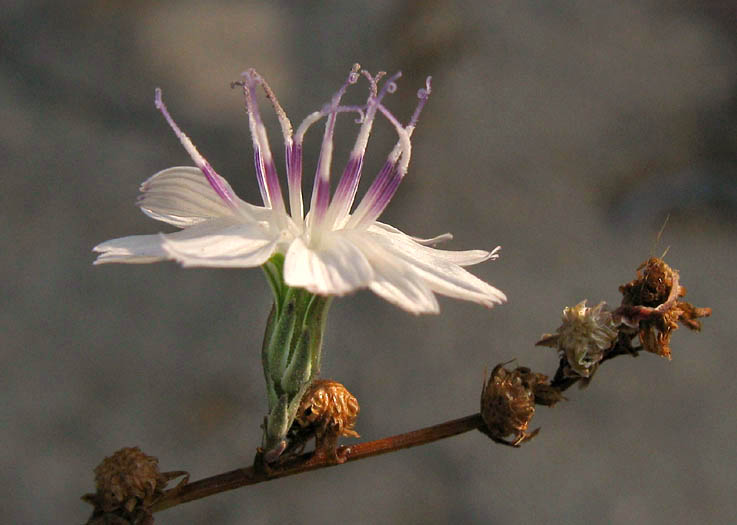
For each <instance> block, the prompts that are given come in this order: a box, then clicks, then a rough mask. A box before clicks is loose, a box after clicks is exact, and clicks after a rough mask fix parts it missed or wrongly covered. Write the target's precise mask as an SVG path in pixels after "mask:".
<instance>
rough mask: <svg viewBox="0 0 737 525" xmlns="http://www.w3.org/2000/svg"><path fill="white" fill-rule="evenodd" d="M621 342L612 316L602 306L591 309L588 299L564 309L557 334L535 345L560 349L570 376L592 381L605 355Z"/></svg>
mask: <svg viewBox="0 0 737 525" xmlns="http://www.w3.org/2000/svg"><path fill="white" fill-rule="evenodd" d="M616 340H617V325H616V323H615V322H614V320H613V317H612V313H611V312H610V311H608V310H607V309H606V308H605V303H604V302H601V303H599V304H598V305H596V306H594V307H587V306H586V300H585V299H584V300H583V301H581V302H580V303H578V304H577V305H576V306H567V307H565V308H564V309H563V323H562V324H561V325H560V326H559V327H558V329H557V330H556V331H555V333H553V334H544V335H543V336H542V338H541V339H540V340H539V341H538V342H537V343H535V344H536V345H538V346H550V347H552V348H556V349H557V350H558V351H559V352H560V353H561V355H562V356H565V359H566V362H567V364H568V366H569V367H570V370H568V369H567V368H566V372H568V374H569V375H570V374H574V375H578V376H581V377H585V378H588V377H591V375H593V373H594V372H595V371H596V368H597V367H598V366H599V363H600V362H601V360H602V359H603V357H604V354H605V352H606V351H607V350H609V349H610V348H611V347H612V345H613V344H614V343H615V341H616Z"/></svg>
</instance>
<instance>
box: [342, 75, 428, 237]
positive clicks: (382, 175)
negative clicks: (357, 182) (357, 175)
mask: <svg viewBox="0 0 737 525" xmlns="http://www.w3.org/2000/svg"><path fill="white" fill-rule="evenodd" d="M392 80H393V78H392V79H390V80H389V81H387V83H388V82H390V81H392ZM430 81H431V77H427V80H426V81H425V88H423V89H420V90H418V91H417V97H418V98H419V99H420V101H419V102H418V104H417V108H415V111H414V113H413V114H412V118H411V119H410V121H409V124H407V126H406V127H404V126H402V125H401V124H400V123H399V121H398V120H397V119H396V117H394V115H392V114H391V113H390V112H389V110H387V109H386V108H385V107H384V106H383V105H381V104H380V103H379V104H378V105H377V107H378V110H379V111H381V113H382V114H383V115H384V116H385V117H386V119H387V120H389V122H391V123H392V124H393V125H394V127H395V128H396V130H397V133H398V134H399V141H398V142H397V144H396V146H395V147H394V149H393V150H392V152H391V153H390V154H389V157H388V158H387V162H386V164H385V165H384V167H383V168H382V170H381V172H379V174H378V175H377V176H376V179H374V182H373V183H372V185H371V187H370V188H369V190H368V191H367V192H366V195H365V196H364V198H363V199H362V200H361V203H360V204H359V205H358V208H356V211H355V212H354V214H353V216H352V217H351V220H350V223H349V224H350V225H351V226H352V227H354V228H360V227H364V226H367V225H369V224H371V223H372V222H373V221H375V220H376V219H378V218H379V216H380V215H381V214H382V213H383V211H384V209H385V208H386V206H387V205H388V204H389V202H390V201H391V199H392V198H393V197H394V194H395V193H396V191H397V188H399V184H400V183H401V182H402V179H403V178H404V175H405V174H406V173H407V166H408V165H409V159H410V155H411V152H412V150H411V148H412V144H411V142H410V137H411V136H412V132H413V131H414V128H415V126H416V125H417V120H418V119H419V116H420V113H421V112H422V109H423V108H424V106H425V103H426V102H427V99H428V97H429V95H430V92H431V88H430ZM385 87H386V86H385ZM382 91H383V90H382ZM389 91H390V92H391V88H389ZM400 160H401V162H399V161H400ZM397 162H399V165H398V166H397Z"/></svg>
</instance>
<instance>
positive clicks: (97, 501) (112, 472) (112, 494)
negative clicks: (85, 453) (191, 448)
mask: <svg viewBox="0 0 737 525" xmlns="http://www.w3.org/2000/svg"><path fill="white" fill-rule="evenodd" d="M180 476H185V478H184V479H183V480H182V483H181V484H180V485H182V484H185V483H186V482H187V481H188V479H189V478H188V476H187V473H186V472H183V471H177V472H164V473H162V472H160V471H159V460H158V459H157V458H155V457H153V456H147V455H146V454H144V453H143V452H142V451H141V449H140V448H138V447H127V448H122V449H120V450H118V451H117V452H116V453H115V454H113V455H112V456H110V457H107V458H105V459H104V460H103V461H102V463H100V464H99V465H98V466H97V467H96V468H95V484H96V486H97V492H95V493H94V494H86V495H85V496H82V499H83V500H84V501H86V502H88V503H90V504H92V505H94V506H95V510H94V512H93V514H92V517H91V518H90V520H89V522H88V523H90V524H93V523H94V524H97V523H131V524H139V523H141V524H148V523H153V516H152V515H151V511H150V507H151V506H152V505H153V504H154V502H155V501H156V500H157V499H158V498H159V497H160V496H161V495H162V494H163V492H164V488H165V487H166V484H167V483H168V482H169V481H170V480H171V479H173V478H177V477H180Z"/></svg>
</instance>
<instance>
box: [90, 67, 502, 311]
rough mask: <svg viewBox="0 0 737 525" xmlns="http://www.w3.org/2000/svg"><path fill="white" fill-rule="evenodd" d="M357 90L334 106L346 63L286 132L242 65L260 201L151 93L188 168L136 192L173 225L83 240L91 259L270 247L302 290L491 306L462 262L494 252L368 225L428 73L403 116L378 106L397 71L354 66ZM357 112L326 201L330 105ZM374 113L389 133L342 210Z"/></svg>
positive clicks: (386, 197) (258, 80) (213, 255)
mask: <svg viewBox="0 0 737 525" xmlns="http://www.w3.org/2000/svg"><path fill="white" fill-rule="evenodd" d="M362 74H363V76H364V77H365V78H366V79H367V81H368V83H369V96H368V99H367V100H366V103H365V104H364V105H360V106H347V105H341V99H342V97H343V94H344V93H345V91H346V90H347V88H348V87H349V86H350V85H352V84H355V83H356V82H358V80H359V79H360V76H361V75H360V74H359V66H358V65H357V64H356V65H355V66H354V67H353V69H352V70H351V72H350V74H349V75H348V78H347V80H346V81H345V83H344V84H343V85H342V86H341V88H340V89H339V90H338V91H337V92H336V93H335V95H334V96H333V97H332V99H331V100H330V101H329V102H328V103H327V104H326V105H325V106H323V108H321V109H320V110H319V111H316V112H314V113H312V114H310V115H309V116H308V117H307V118H306V119H305V120H304V121H303V122H302V124H300V126H299V127H298V128H297V131H296V132H294V130H293V127H292V124H291V122H290V121H289V119H288V118H287V116H286V113H285V112H284V110H283V109H282V107H281V106H280V104H279V102H278V101H277V99H276V96H275V95H274V93H273V92H272V90H271V88H270V87H269V85H268V84H267V83H266V81H265V80H264V79H263V78H262V77H261V76H260V75H259V74H258V73H256V72H255V71H254V70H248V71H246V72H245V73H244V74H243V79H242V81H240V82H237V83H235V85H238V86H240V87H242V89H243V93H244V95H245V102H246V108H247V110H248V116H249V123H250V130H251V135H252V138H253V146H254V163H255V168H256V175H257V179H258V184H259V189H260V191H261V197H262V200H263V206H255V205H252V204H249V203H247V202H244V201H243V200H241V199H240V198H238V196H237V195H236V194H235V193H234V192H233V190H232V189H231V187H230V185H229V184H228V182H227V181H226V180H225V179H224V178H222V177H221V176H220V175H218V174H217V172H216V171H215V170H214V169H213V167H212V165H211V164H210V163H209V162H208V161H207V160H206V159H205V158H204V157H203V156H202V155H201V154H200V153H199V152H198V151H197V149H196V148H195V146H194V144H193V143H192V141H191V140H190V139H189V137H187V135H185V134H184V133H183V132H182V130H181V129H180V128H179V126H178V125H177V124H176V123H175V122H174V119H173V118H172V117H171V115H170V114H169V112H168V110H167V108H166V106H165V105H164V102H163V100H162V97H161V91H160V90H158V89H157V90H156V100H155V101H156V107H157V108H158V109H159V110H160V111H161V112H162V114H163V115H164V117H165V118H166V120H167V122H168V123H169V125H170V126H171V128H172V129H173V131H174V133H175V134H176V135H177V137H178V138H179V140H180V141H181V143H182V145H183V146H184V148H185V150H186V151H187V153H189V155H190V157H191V158H192V161H193V162H194V164H195V167H175V168H169V169H166V170H164V171H161V172H159V173H157V174H155V175H154V176H152V177H151V178H149V179H148V180H147V181H145V182H144V183H143V184H142V185H141V192H142V195H141V196H140V198H139V200H138V205H139V207H140V208H141V210H142V211H143V212H144V213H145V214H146V215H148V216H149V217H151V218H153V219H156V220H159V221H163V222H166V223H169V224H171V225H173V226H176V227H178V228H181V231H178V232H175V233H170V234H159V235H138V236H131V237H123V238H119V239H113V240H110V241H107V242H104V243H102V244H99V245H98V246H96V247H95V248H94V250H95V251H96V252H99V253H100V255H99V256H98V258H97V260H96V261H95V264H101V263H109V262H118V263H149V262H156V261H162V260H175V261H177V262H179V263H180V264H182V265H183V266H210V267H254V266H260V265H262V264H264V263H265V262H267V261H268V260H269V258H271V257H272V256H273V255H275V254H277V253H281V254H283V255H284V256H285V261H284V281H285V282H286V284H287V285H289V286H291V287H299V288H304V289H306V290H308V291H309V292H311V293H313V294H320V295H344V294H347V293H350V292H352V291H354V290H357V289H360V288H370V289H371V290H373V291H374V292H375V293H376V294H378V295H380V296H381V297H383V298H385V299H387V300H388V301H390V302H392V303H394V304H396V305H398V306H399V307H401V308H403V309H405V310H407V311H409V312H412V313H416V314H419V313H428V312H437V311H438V304H437V300H436V298H435V295H434V294H435V293H440V294H443V295H447V296H450V297H455V298H458V299H464V300H469V301H474V302H477V303H480V304H483V305H485V306H487V307H491V306H493V305H495V304H499V303H502V302H504V301H505V300H506V297H505V296H504V294H503V293H502V292H501V291H499V290H497V289H496V288H494V287H493V286H490V285H489V284H487V283H485V282H483V281H481V280H480V279H478V278H477V277H475V276H473V275H471V274H470V273H469V272H467V271H466V270H465V269H463V267H464V266H469V265H473V264H478V263H480V262H483V261H486V260H489V259H492V260H493V259H496V258H497V257H498V250H499V248H498V247H497V248H495V249H494V250H491V251H483V250H469V251H444V250H438V249H435V248H432V247H430V245H432V244H435V243H437V242H439V241H442V240H447V239H449V238H451V236H450V234H445V235H441V236H438V237H435V238H432V239H419V238H416V237H411V236H409V235H407V234H405V233H403V232H401V231H399V230H398V229H396V228H394V227H392V226H390V225H388V224H383V223H381V222H378V218H379V216H380V215H381V213H382V212H383V211H384V209H385V208H386V206H387V205H388V204H389V201H390V200H391V199H392V197H393V195H394V193H395V192H396V190H397V187H398V186H399V184H400V182H401V181H402V179H403V178H404V176H405V174H406V173H407V167H408V165H409V161H410V155H411V148H412V146H411V141H410V138H411V136H412V132H413V131H414V129H415V126H416V124H417V120H418V118H419V115H420V112H421V110H422V108H423V106H424V105H425V102H426V101H427V98H428V96H429V94H430V78H428V79H427V83H426V86H425V88H423V89H420V90H419V91H418V98H419V104H418V106H417V108H416V110H415V112H414V114H413V115H412V117H411V119H410V121H409V123H408V124H407V125H403V124H401V123H400V122H399V121H398V120H397V119H396V118H395V117H394V115H392V113H390V112H389V110H388V109H387V108H386V107H385V106H384V103H383V101H384V98H385V97H386V96H387V95H388V94H389V93H392V92H393V91H394V90H395V89H396V84H395V81H396V80H397V78H399V76H400V74H399V73H397V74H396V75H394V76H392V77H390V78H388V79H386V80H385V81H384V82H383V84H382V83H381V80H382V78H383V76H384V73H379V74H377V75H376V76H372V75H370V74H368V73H366V72H365V71H364V72H362ZM259 87H260V88H262V89H263V90H264V91H265V93H266V96H267V98H268V99H269V100H270V101H271V104H272V106H273V108H274V110H275V112H276V115H277V117H278V120H279V123H280V125H281V130H282V134H283V136H284V145H285V149H286V179H287V188H288V191H287V198H286V201H288V204H289V208H288V209H287V204H286V202H285V198H284V196H283V194H282V189H281V186H280V183H279V177H278V176H277V171H276V166H275V163H274V158H273V156H272V153H271V149H270V146H269V141H268V138H267V136H266V128H265V127H264V124H263V121H262V119H261V114H260V112H259V107H258V104H257V101H256V92H257V89H258V88H259ZM346 112H348V113H350V112H352V113H357V114H358V115H359V119H358V123H359V124H360V127H359V130H358V137H357V139H356V142H355V145H354V146H353V149H352V151H351V153H350V157H349V159H348V162H347V163H346V166H345V168H344V170H343V173H342V176H341V178H340V180H339V181H338V184H337V186H336V188H335V191H334V193H333V195H332V198H331V195H330V193H331V191H330V176H331V163H332V153H333V135H334V131H335V121H336V119H337V117H338V115H339V114H341V113H346ZM377 116H382V117H384V118H385V119H386V120H388V121H389V122H390V123H391V124H392V126H393V127H394V128H395V130H396V132H397V135H398V140H397V143H396V145H395V146H394V148H393V149H392V150H391V152H390V153H389V155H388V157H387V159H386V161H385V163H384V165H383V167H382V168H381V169H380V171H379V173H378V174H377V176H376V178H375V179H374V181H373V183H372V184H371V185H370V187H369V189H368V190H367V192H366V194H365V195H364V197H363V198H362V199H361V200H360V202H359V203H358V204H357V205H356V206H355V207H354V206H353V204H354V200H355V197H356V191H357V189H358V185H359V180H360V177H361V172H362V168H363V159H364V154H365V151H366V147H367V144H368V139H369V134H370V132H371V129H372V126H373V124H374V121H375V120H376V117H377ZM322 118H325V119H326V124H325V131H324V134H323V140H322V147H321V149H320V153H319V156H318V161H317V173H316V174H315V179H314V183H313V189H312V197H311V201H310V208H309V212H308V213H307V214H305V213H304V205H303V200H302V190H301V186H302V149H303V142H304V137H305V133H306V132H307V131H308V129H309V128H310V127H311V126H312V125H313V124H315V123H316V122H317V121H319V120H320V119H322Z"/></svg>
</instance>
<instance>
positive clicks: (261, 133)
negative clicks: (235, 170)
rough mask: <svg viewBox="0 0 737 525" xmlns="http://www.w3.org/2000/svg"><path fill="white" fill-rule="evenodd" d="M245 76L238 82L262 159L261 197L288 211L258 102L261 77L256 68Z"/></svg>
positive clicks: (258, 171)
mask: <svg viewBox="0 0 737 525" xmlns="http://www.w3.org/2000/svg"><path fill="white" fill-rule="evenodd" d="M243 76H244V78H245V81H244V82H241V83H238V84H239V85H241V86H242V87H243V94H244V95H245V98H246V108H247V109H248V122H249V125H250V128H251V136H252V138H253V148H254V151H257V152H258V159H259V161H260V162H259V163H258V164H257V165H256V173H257V176H258V177H261V178H262V179H263V182H261V180H259V188H263V191H262V193H261V197H262V198H263V201H264V205H265V206H266V207H271V208H274V209H275V210H281V211H283V212H284V213H286V210H285V209H284V200H283V199H282V193H281V186H280V185H279V177H278V176H277V174H276V166H275V165H274V158H273V156H272V155H271V148H270V147H269V139H268V137H267V136H266V128H265V127H264V123H263V121H262V120H261V114H260V112H259V109H258V103H257V102H256V93H255V85H256V83H258V80H257V78H256V77H258V78H260V77H259V76H258V73H256V72H255V71H254V70H249V71H247V72H245V73H244V74H243ZM268 93H269V92H268V91H267V94H268ZM254 158H255V157H254Z"/></svg>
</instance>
